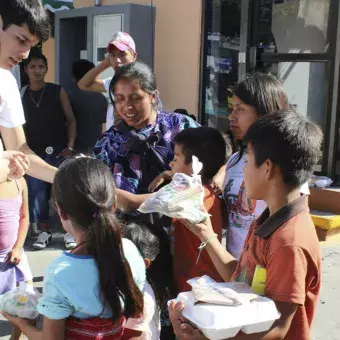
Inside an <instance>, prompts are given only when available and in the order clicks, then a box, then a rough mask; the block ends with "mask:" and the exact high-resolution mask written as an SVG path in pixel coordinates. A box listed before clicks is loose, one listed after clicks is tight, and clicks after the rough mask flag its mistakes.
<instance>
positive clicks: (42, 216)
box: [26, 154, 62, 223]
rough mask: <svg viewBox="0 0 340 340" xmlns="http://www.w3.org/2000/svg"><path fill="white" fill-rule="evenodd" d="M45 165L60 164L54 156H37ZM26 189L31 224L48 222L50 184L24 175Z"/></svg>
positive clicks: (59, 160)
mask: <svg viewBox="0 0 340 340" xmlns="http://www.w3.org/2000/svg"><path fill="white" fill-rule="evenodd" d="M38 156H40V157H41V159H43V160H44V161H45V162H46V163H48V164H50V165H52V166H56V167H58V166H59V165H60V163H61V162H62V160H61V159H59V158H57V155H56V154H52V155H48V154H43V155H38ZM26 181H27V187H28V208H29V214H30V222H31V223H46V222H47V221H48V220H49V213H50V209H49V201H50V198H51V189H52V184H50V183H47V182H44V181H41V180H40V179H37V178H34V177H31V176H28V175H26Z"/></svg>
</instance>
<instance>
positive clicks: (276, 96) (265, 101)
mask: <svg viewBox="0 0 340 340" xmlns="http://www.w3.org/2000/svg"><path fill="white" fill-rule="evenodd" d="M232 91H233V95H235V96H237V97H238V98H240V99H241V100H242V101H243V102H244V103H245V104H247V105H250V106H252V107H253V108H254V109H255V110H256V113H257V114H258V115H259V117H263V116H266V115H268V114H271V113H274V112H276V111H278V110H283V109H288V108H289V102H288V97H287V94H286V92H285V90H284V87H283V84H282V82H281V81H280V80H279V79H277V78H276V77H275V76H273V75H270V74H263V73H252V74H248V75H246V77H245V79H244V80H242V81H241V82H240V83H238V84H237V85H236V86H235V87H234V88H233V90H232ZM244 151H245V145H244V143H242V141H241V142H240V143H239V155H238V157H237V158H236V159H235V160H234V161H233V163H232V164H231V165H230V166H229V167H232V166H234V165H236V164H237V163H238V162H239V161H240V160H241V158H242V156H243V154H244Z"/></svg>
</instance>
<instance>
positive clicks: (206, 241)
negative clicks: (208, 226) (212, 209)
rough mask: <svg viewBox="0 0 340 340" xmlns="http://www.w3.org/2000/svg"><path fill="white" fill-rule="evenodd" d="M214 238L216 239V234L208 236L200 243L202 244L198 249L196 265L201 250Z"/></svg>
mask: <svg viewBox="0 0 340 340" xmlns="http://www.w3.org/2000/svg"><path fill="white" fill-rule="evenodd" d="M215 237H218V235H217V234H213V235H211V236H209V237H208V238H207V239H206V240H205V241H202V243H201V244H200V246H199V247H198V256H197V260H196V264H197V263H198V261H199V259H200V256H201V253H202V250H203V249H204V248H205V247H206V246H207V245H208V244H209V243H210V242H211V240H213V239H214V238H215Z"/></svg>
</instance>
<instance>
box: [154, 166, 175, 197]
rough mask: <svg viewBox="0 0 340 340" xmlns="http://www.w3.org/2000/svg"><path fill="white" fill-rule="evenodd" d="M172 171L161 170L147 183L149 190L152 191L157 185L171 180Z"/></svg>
mask: <svg viewBox="0 0 340 340" xmlns="http://www.w3.org/2000/svg"><path fill="white" fill-rule="evenodd" d="M172 176H173V173H172V171H171V170H169V171H163V172H162V173H161V174H159V175H158V176H157V177H156V178H155V179H154V180H153V181H152V182H151V183H150V185H149V188H148V189H149V191H150V192H154V191H155V190H156V189H157V188H158V187H159V186H161V185H162V184H163V183H164V182H166V181H171V179H172Z"/></svg>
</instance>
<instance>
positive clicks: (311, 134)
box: [245, 109, 322, 187]
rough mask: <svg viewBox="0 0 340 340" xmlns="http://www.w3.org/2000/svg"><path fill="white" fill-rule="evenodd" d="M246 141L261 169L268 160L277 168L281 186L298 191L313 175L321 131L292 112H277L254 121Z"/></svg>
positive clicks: (290, 110)
mask: <svg viewBox="0 0 340 340" xmlns="http://www.w3.org/2000/svg"><path fill="white" fill-rule="evenodd" d="M245 141H246V142H247V143H249V144H248V145H250V147H251V148H252V149H253V151H254V156H255V162H256V165H257V166H261V165H262V164H263V163H264V162H265V161H266V160H267V159H270V160H271V161H272V162H273V163H274V164H275V165H277V166H278V167H279V168H280V170H281V174H282V177H283V182H284V183H285V184H286V185H289V186H292V187H299V186H301V185H302V184H303V183H305V182H306V181H307V180H308V179H309V178H310V177H311V176H312V174H313V169H314V167H315V165H316V164H317V162H318V160H319V157H320V150H321V144H322V131H321V129H320V128H319V127H318V126H317V125H316V124H314V123H312V122H311V121H309V120H308V119H307V118H304V117H302V116H301V115H299V114H298V113H296V112H295V111H294V110H292V109H287V110H283V111H278V112H276V113H275V114H271V115H268V116H266V117H263V118H261V119H259V120H257V121H256V122H255V123H254V124H253V125H252V126H251V127H250V128H249V130H248V132H247V134H246V136H245Z"/></svg>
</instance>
